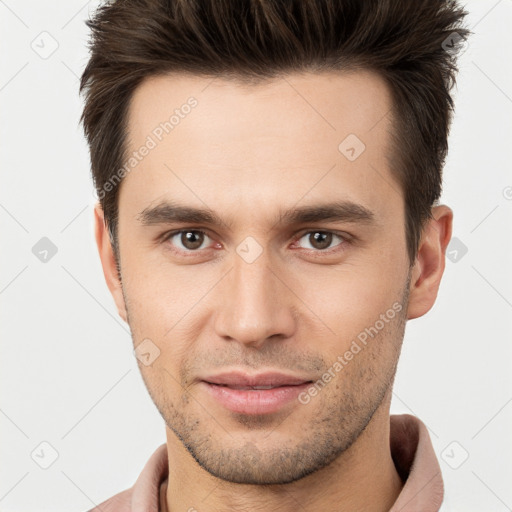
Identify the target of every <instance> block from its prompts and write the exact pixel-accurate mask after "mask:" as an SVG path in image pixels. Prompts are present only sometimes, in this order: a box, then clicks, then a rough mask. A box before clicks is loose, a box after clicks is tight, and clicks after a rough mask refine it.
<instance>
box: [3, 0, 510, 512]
mask: <svg viewBox="0 0 512 512" xmlns="http://www.w3.org/2000/svg"><path fill="white" fill-rule="evenodd" d="M96 5H97V2H94V1H92V2H88V3H87V2H84V1H83V0H72V1H71V0H67V1H55V0H54V1H50V2H41V1H35V0H33V1H25V2H16V1H14V0H1V1H0V23H1V26H0V34H1V36H0V37H1V52H2V54H1V64H0V123H1V134H0V141H1V147H0V165H1V172H2V176H1V187H0V223H1V236H2V245H1V247H2V248H1V250H0V301H1V312H2V316H1V322H0V328H1V335H2V352H1V357H0V365H1V367H0V378H1V388H0V389H1V401H0V430H1V436H0V439H1V444H0V460H1V461H2V463H1V466H0V510H1V511H2V512H8V511H9V512H11V511H25V512H30V511H53V512H59V511H65V510H66V511H76V512H79V511H85V510H88V509H89V508H91V507H93V505H94V504H98V503H100V502H102V501H103V500H104V499H106V498H108V497H110V496H112V495H113V494H116V493H117V492H119V491H121V490H123V489H126V488H127V487H130V486H131V485H132V484H133V483H134V481H135V479H136V478H137V476H138V475H139V473H140V471H141V470H142V467H143V466H144V464H145V463H146V461H147V459H148V458H149V456H150V455H151V453H153V451H154V450H155V448H156V447H157V446H158V445H160V444H161V443H163V442H165V434H164V432H165V430H164V424H163V420H162V419H161V418H160V416H159V414H158V412H157V410H156V408H155V406H154V405H153V403H152V402H151V399H150V398H149V395H148V394H147V391H146V389H145V387H144V384H143V382H142V379H141V377H140V374H139V371H138V368H137V365H136V360H135V358H134V357H133V354H132V345H131V338H130V335H129V331H128V328H127V326H126V325H125V324H124V323H123V322H122V320H120V319H119V318H118V317H117V313H116V310H115V308H114V305H113V301H112V299H111V297H110V295H109V293H108V290H107V287H106V285H105V284H104V281H103V274H102V271H101V268H100V264H99V258H98V256H97V252H96V248H95V245H94V240H93V231H92V205H93V200H94V199H93V192H92V182H91V179H90V176H89V156H88V151H87V147H86V144H85V140H84V138H83V135H82V132H81V128H80V126H79V124H78V120H79V117H80V113H81V108H82V102H81V99H80V98H79V96H78V77H79V76H80V74H81V72H82V70H83V68H84V66H85V64H86V61H87V48H86V40H87V29H86V26H85V23H84V20H85V19H86V18H87V17H88V15H89V12H92V11H93V10H94V9H95V7H96ZM466 6H467V10H468V11H469V12H470V15H469V19H468V25H469V27H470V28H471V29H472V30H473V31H474V32H475V34H474V35H473V36H472V37H471V40H470V44H469V47H468V49H467V51H466V52H465V54H464V55H463V57H462V59H461V62H460V73H459V77H458V89H457V92H456V94H455V100H456V117H455V120H454V124H453V126H452V132H451V136H450V155H449V158H448V160H447V164H446V167H445V184H444V192H443V198H442V202H443V203H445V204H448V205H449V206H451V207H452V208H453V210H454V212H455V220H454V237H457V238H458V239H459V240H460V241H461V243H463V244H464V245H465V246H466V247H467V249H468V251H467V253H466V254H465V255H464V256H462V257H459V259H458V261H457V262H455V263H454V262H452V261H449V260H448V261H447V268H446V272H445V276H444V279H443V282H442V285H441V289H440V292H439V297H438V300H437V303H436V305H435V306H434V308H433V309H432V310H431V311H430V313H428V315H427V316H425V317H423V318H420V319H417V320H414V321H412V322H410V323H409V324H408V326H407V330H406V337H405V342H404V348H403V352H402V358H401V361H400V365H399V370H398V374H397V377H396V383H395V393H394V398H393V403H392V413H403V412H407V413H411V414H414V415H416V416H418V417H419V418H420V419H422V421H424V423H425V424H426V425H427V426H428V428H429V431H430V435H431V438H432V442H433V445H434V447H435V450H436V453H437V455H438V458H439V461H440V464H441V468H442V471H443V477H444V481H445V487H446V503H445V505H444V506H443V510H446V511H448V510H450V511H465V512H472V511H475V512H476V511H483V510H485V511H497V512H502V511H506V510H512V486H511V482H512V462H511V459H512V372H511V366H512V364H511V362H512V348H511V347H512V344H511V339H512V337H511V335H512V322H511V318H512V271H511V264H512V200H511V199H512V172H511V163H510V162H511V159H510V150H511V147H512V55H511V51H510V49H511V48H512V31H511V30H510V27H511V26H512V0H500V1H497V0H489V1H484V0H472V1H469V2H467V3H466ZM42 32H47V33H48V34H43V35H41V33H42ZM41 38H44V48H45V50H43V49H42V48H41V47H42V46H43V43H41ZM33 41H34V43H33ZM56 44H58V48H57V49H56V51H55V52H54V53H53V54H52V55H50V56H48V58H46V59H44V58H42V57H41V56H40V55H39V54H38V53H36V51H34V49H33V46H36V45H39V51H40V52H41V51H49V50H50V49H51V48H52V45H56ZM31 45H32V46H31ZM507 187H508V188H507ZM42 237H48V238H49V239H50V240H51V241H52V242H53V243H54V244H55V246H56V247H57V250H58V252H57V253H56V255H55V256H54V257H52V258H51V259H50V260H49V261H48V262H46V263H43V262H41V261H40V260H39V259H38V258H37V257H36V256H35V255H34V254H33V252H32V247H33V246H34V245H35V244H36V243H37V242H38V241H39V240H40V239H41V238H42ZM459 255H460V253H459ZM43 441H46V442H48V443H50V445H51V446H52V447H54V449H55V450H56V451H57V452H58V458H57V460H56V461H55V462H54V463H53V464H52V465H51V466H50V467H49V468H48V469H42V468H41V467H40V466H39V465H38V464H37V463H36V462H35V461H34V460H33V459H32V458H31V453H32V452H33V451H34V450H35V449H36V448H37V449H38V450H41V447H40V443H41V442H43ZM453 441H456V443H457V444H451V443H452V442H453ZM447 447H448V449H447V450H445V449H446V448H447ZM43 448H44V446H43ZM36 451H37V450H36ZM466 452H467V454H468V455H469V457H468V459H467V460H466V461H465V462H463V463H462V465H460V467H459V468H458V469H453V468H452V467H451V466H454V465H457V464H459V463H460V462H461V461H462V459H463V457H464V456H465V454H466ZM45 453H46V455H45V456H46V457H48V456H49V455H48V454H51V450H50V449H49V448H46V450H45ZM447 461H449V462H450V464H448V463H447Z"/></svg>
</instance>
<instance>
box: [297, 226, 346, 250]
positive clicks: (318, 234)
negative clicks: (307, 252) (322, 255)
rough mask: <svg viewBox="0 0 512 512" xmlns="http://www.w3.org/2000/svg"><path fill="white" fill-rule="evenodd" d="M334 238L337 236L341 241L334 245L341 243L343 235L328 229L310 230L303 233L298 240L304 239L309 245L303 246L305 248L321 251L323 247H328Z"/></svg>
mask: <svg viewBox="0 0 512 512" xmlns="http://www.w3.org/2000/svg"><path fill="white" fill-rule="evenodd" d="M336 238H338V239H339V240H340V241H341V242H340V243H338V244H336V245H335V246H334V247H336V246H341V245H343V242H344V239H343V237H342V236H341V235H337V234H336V233H331V232H329V231H310V232H309V233H305V234H304V235H303V236H302V237H301V238H300V239H299V241H300V240H303V239H304V240H306V243H307V245H309V247H307V246H306V247H305V248H306V249H315V250H316V251H323V250H325V249H330V248H331V245H332V243H333V242H334V241H335V239H336ZM303 247H304V246H303Z"/></svg>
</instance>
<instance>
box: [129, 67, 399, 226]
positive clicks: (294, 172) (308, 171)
mask: <svg viewBox="0 0 512 512" xmlns="http://www.w3.org/2000/svg"><path fill="white" fill-rule="evenodd" d="M390 111H391V97H390V94H389V89H388V87H387V85H386V83H385V82H384V80H383V79H382V78H381V77H379V76H378V75H376V74H374V73H372V72H369V71H358V72H350V73H337V74H334V73H322V74H313V73H304V74H291V75H283V76H282V77H279V78H275V79H272V80H270V81H266V82H262V83H259V84H258V85H243V84H241V83H239V82H236V81H234V80H228V79H225V78H220V77H217V78H215V79H213V78H205V77H199V76H194V75H189V74H170V75H165V76H159V77H152V78H149V79H147V80H146V81H145V82H143V83H142V84H141V85H140V86H139V87H138V88H137V90H136V91H135V93H134V95H133V97H132V101H131V104H130V109H129V115H128V130H127V134H128V137H127V157H130V155H133V154H134V152H135V153H137V152H138V153H141V151H140V149H141V148H143V147H144V146H146V147H147V148H149V149H148V150H144V151H142V152H143V153H144V154H145V156H143V157H140V155H139V157H138V158H139V159H138V160H137V162H135V161H134V162H133V163H134V164H135V165H134V166H133V167H132V168H133V170H130V172H129V173H128V174H127V175H126V177H125V178H124V180H123V183H122V186H121V192H120V209H121V205H122V203H123V199H124V201H125V202H128V203H130V205H136V207H137V208H139V212H140V211H141V210H142V209H143V208H146V207H147V206H148V205H149V204H151V203H154V202H158V201H161V200H163V199H171V200H172V199H173V198H179V199H180V201H181V202H187V203H190V204H191V205H195V206H204V205H205V204H207V205H208V206H209V207H210V208H212V209H215V204H217V205H219V206H222V208H224V209H230V208H231V209H233V213H234V212H235V210H237V209H238V210H239V208H238V207H239V206H240V204H242V203H243V202H244V201H245V204H246V205H249V204H250V205H252V207H251V208H245V211H246V214H247V215H249V214H251V215H252V216H254V215H256V212H260V213H263V212H269V214H272V213H273V212H275V211H276V210H277V209H279V210H281V209H283V208H285V207H287V206H291V205H293V204H296V203H297V202H299V201H300V202H302V203H307V202H308V201H312V202H313V201H314V202H318V201H317V200H318V199H325V200H340V199H348V200H351V201H354V202H358V203H360V204H363V205H365V206H368V207H369V208H370V209H372V210H374V211H376V213H377V214H378V215H379V216H380V217H383V216H386V215H389V216H391V215H396V214H397V212H398V213H400V212H401V210H402V197H401V192H400V190H399V186H398V184H397V183H396V181H395V180H394V178H393V176H392V174H391V172H390V168H389V161H388V155H389V149H390V147H389V143H390V136H389V129H390V123H391V115H390V114H391V112H390ZM136 207H135V206H134V210H135V208H136ZM270 210H273V212H271V211H270ZM133 213H136V212H135V211H134V212H133ZM137 213H138V212H137ZM238 213H240V212H238Z"/></svg>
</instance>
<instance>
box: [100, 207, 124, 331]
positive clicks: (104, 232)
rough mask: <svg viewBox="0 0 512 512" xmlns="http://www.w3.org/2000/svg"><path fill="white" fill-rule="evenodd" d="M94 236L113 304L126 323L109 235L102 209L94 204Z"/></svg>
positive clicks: (121, 291) (121, 293) (122, 298)
mask: <svg viewBox="0 0 512 512" xmlns="http://www.w3.org/2000/svg"><path fill="white" fill-rule="evenodd" d="M94 234H95V237H96V245H97V246H98V252H99V254H100V260H101V266H102V267H103V275H104V276H105V281H106V283H107V286H108V289H109V290H110V293H111V294H112V297H113V299H114V302H115V303H116V306H117V311H118V313H119V316H120V317H121V318H122V319H123V320H124V321H125V322H127V316H126V305H125V303H124V297H123V290H122V287H121V282H120V280H119V276H118V272H117V265H116V260H115V257H114V251H113V249H112V243H111V241H110V234H109V231H108V229H107V225H106V224H105V217H104V214H103V208H102V207H101V204H100V203H96V205H95V207H94Z"/></svg>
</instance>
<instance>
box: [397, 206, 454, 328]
mask: <svg viewBox="0 0 512 512" xmlns="http://www.w3.org/2000/svg"><path fill="white" fill-rule="evenodd" d="M432 216H433V218H432V219H430V220H429V221H428V222H427V224H426V225H425V227H424V229H423V232H422V236H421V240H420V244H419V247H418V254H417V256H416V261H415V264H414V267H413V269H412V273H411V283H410V293H409V306H408V310H407V318H408V319H409V320H412V319H413V318H418V317H420V316H423V315H424V314H425V313H427V312H428V311H429V310H430V309H431V308H432V306H433V305H434V303H435V300H436V298H437V293H438V291H439V286H440V284H441V278H442V277H443V272H444V268H445V254H446V247H447V246H448V243H449V242H450V239H451V236H452V224H453V211H452V210H451V209H450V208H449V207H448V206H445V205H440V206H435V207H433V208H432Z"/></svg>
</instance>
